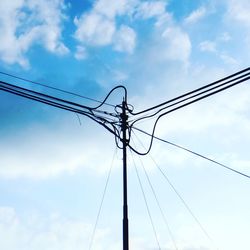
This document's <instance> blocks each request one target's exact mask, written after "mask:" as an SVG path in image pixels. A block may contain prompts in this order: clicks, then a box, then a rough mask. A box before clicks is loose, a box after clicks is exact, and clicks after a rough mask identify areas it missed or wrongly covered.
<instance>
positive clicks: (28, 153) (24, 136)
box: [0, 122, 114, 179]
mask: <svg viewBox="0 0 250 250" xmlns="http://www.w3.org/2000/svg"><path fill="white" fill-rule="evenodd" d="M74 124H75V125H72V126H73V127H71V128H70V127H68V125H66V124H65V123H64V124H63V125H61V126H56V130H54V129H49V128H48V127H47V126H46V127H47V128H45V127H40V126H32V127H28V128H26V129H25V130H24V131H23V132H22V133H21V132H20V133H19V134H18V135H16V136H15V137H9V138H8V140H7V139H6V141H5V140H4V139H2V140H1V143H0V150H1V152H2V158H1V167H0V177H1V178H10V179H15V178H22V177H24V178H30V179H46V178H51V177H52V178H53V177H56V176H59V175H61V174H63V173H68V174H74V173H75V172H76V171H77V170H79V169H82V168H86V169H89V170H90V171H92V172H93V173H95V174H103V173H105V172H106V171H107V169H108V168H109V167H110V158H111V156H110V157H107V155H112V153H113V152H110V151H109V150H110V149H113V148H114V146H113V140H108V141H106V139H105V136H106V135H107V136H109V134H108V133H105V136H104V138H102V136H103V135H99V136H97V135H98V132H96V131H95V132H94V130H91V131H92V132H91V133H93V134H95V139H93V138H92V136H91V135H89V132H88V133H86V132H84V131H82V129H81V128H80V127H79V125H78V124H77V123H75V122H74ZM85 124H86V122H85ZM47 125H48V124H47ZM48 126H49V125H48ZM54 126H55V125H54ZM72 131H74V132H72ZM101 131H102V132H103V130H101ZM90 137H91V138H90ZM83 138H84V140H83ZM101 138H102V139H101ZM112 139H113V138H112ZM100 140H102V141H103V142H104V141H105V144H106V145H109V144H110V147H103V144H102V143H101V142H100ZM100 152H101V153H100ZM100 162H102V165H101V166H100Z"/></svg>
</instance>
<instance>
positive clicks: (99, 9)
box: [93, 0, 138, 19]
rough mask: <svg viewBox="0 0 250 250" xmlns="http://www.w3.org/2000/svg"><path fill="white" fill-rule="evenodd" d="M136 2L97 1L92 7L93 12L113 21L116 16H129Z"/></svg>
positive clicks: (126, 0) (122, 0)
mask: <svg viewBox="0 0 250 250" xmlns="http://www.w3.org/2000/svg"><path fill="white" fill-rule="evenodd" d="M137 2H138V1H137V0H116V1H110V0H98V1H97V2H96V3H95V5H94V9H93V10H94V12H96V13H98V14H101V15H104V16H105V17H107V18H110V19H114V18H115V17H116V16H117V15H118V16H120V15H124V14H129V13H130V11H131V10H132V9H133V7H134V6H135V5H136V3H137Z"/></svg>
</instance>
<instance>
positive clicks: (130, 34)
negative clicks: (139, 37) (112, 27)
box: [114, 25, 136, 53]
mask: <svg viewBox="0 0 250 250" xmlns="http://www.w3.org/2000/svg"><path fill="white" fill-rule="evenodd" d="M135 44H136V33H135V31H134V30H133V29H131V28H130V27H128V26H125V25H122V26H121V27H120V29H119V30H118V31H117V32H116V36H115V38H114V49H115V50H117V51H125V52H128V53H133V51H134V48H135Z"/></svg>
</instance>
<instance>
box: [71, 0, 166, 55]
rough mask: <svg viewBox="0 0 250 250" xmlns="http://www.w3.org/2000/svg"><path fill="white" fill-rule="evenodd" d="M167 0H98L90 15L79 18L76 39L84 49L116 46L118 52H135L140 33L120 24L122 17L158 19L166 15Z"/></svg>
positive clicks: (75, 21)
mask: <svg viewBox="0 0 250 250" xmlns="http://www.w3.org/2000/svg"><path fill="white" fill-rule="evenodd" d="M165 7H166V3H165V2H164V1H144V2H141V1H138V0H118V1H113V2H110V1H108V0H98V1H96V3H95V4H94V5H93V8H92V9H91V10H90V11H89V12H87V13H86V12H84V13H82V15H81V16H80V17H79V18H77V17H75V20H74V23H75V25H76V31H75V34H74V36H75V38H76V40H77V41H78V42H79V43H80V44H81V45H82V46H107V45H111V46H113V48H114V50H116V51H120V52H127V53H130V54H131V53H133V51H134V48H135V47H136V37H137V34H136V32H135V30H134V29H133V28H132V27H129V26H127V25H125V24H123V25H118V23H117V19H118V18H119V17H121V16H125V17H129V18H133V17H134V18H135V20H138V19H149V18H152V17H157V19H160V18H161V17H163V16H164V15H165V14H166V11H165Z"/></svg>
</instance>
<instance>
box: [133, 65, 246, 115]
mask: <svg viewBox="0 0 250 250" xmlns="http://www.w3.org/2000/svg"><path fill="white" fill-rule="evenodd" d="M249 71H250V67H248V68H246V69H243V70H241V71H238V72H236V73H234V74H232V75H229V76H227V77H224V78H222V79H220V80H217V81H215V82H212V83H210V84H207V85H205V86H203V87H200V88H197V89H195V90H193V91H190V92H187V93H185V94H183V95H180V96H178V97H175V98H173V99H171V100H168V101H165V102H163V103H160V104H158V105H156V106H153V107H151V108H148V109H145V110H142V111H140V112H132V114H133V115H139V114H142V113H145V112H148V111H151V110H154V109H156V108H160V107H162V106H164V105H166V104H168V103H171V102H173V101H176V100H179V99H181V98H184V97H187V96H189V95H192V94H194V93H196V92H199V91H201V90H204V89H207V88H210V87H213V86H216V84H218V83H221V82H223V81H227V80H229V79H231V78H233V79H231V80H230V81H227V82H225V83H224V84H226V83H230V82H232V81H234V80H238V79H239V78H241V77H243V76H247V75H249ZM245 72H247V74H245V75H242V74H243V73H245ZM239 75H242V76H240V77H238V76H239ZM236 76H237V78H234V77H236ZM220 86H221V85H219V86H217V87H220ZM217 87H215V88H217ZM212 89H214V87H213V88H212ZM212 89H211V90H212Z"/></svg>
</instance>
